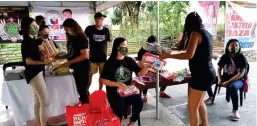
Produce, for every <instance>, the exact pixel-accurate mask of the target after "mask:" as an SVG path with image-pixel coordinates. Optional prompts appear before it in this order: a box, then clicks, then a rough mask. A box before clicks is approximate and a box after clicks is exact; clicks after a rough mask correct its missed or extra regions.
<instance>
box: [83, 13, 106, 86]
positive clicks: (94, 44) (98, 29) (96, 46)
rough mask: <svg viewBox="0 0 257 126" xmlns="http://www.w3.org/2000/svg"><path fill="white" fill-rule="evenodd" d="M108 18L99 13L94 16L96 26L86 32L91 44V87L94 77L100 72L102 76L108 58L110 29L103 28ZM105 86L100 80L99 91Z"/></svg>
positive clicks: (89, 27)
mask: <svg viewBox="0 0 257 126" xmlns="http://www.w3.org/2000/svg"><path fill="white" fill-rule="evenodd" d="M105 17H106V16H105V15H103V14H102V13H100V12H98V13H96V14H95V15H94V19H95V23H96V24H95V25H91V26H88V27H87V28H86V30H85V34H86V35H87V37H88V39H89V43H90V61H91V65H90V69H91V70H90V77H89V86H88V88H89V87H90V85H91V83H92V77H93V75H94V74H95V73H97V72H98V70H99V74H100V75H101V73H102V70H103V67H104V63H105V62H106V58H107V43H108V42H109V41H110V32H109V29H108V28H106V27H104V26H103V20H104V18H105ZM102 87H103V84H102V82H101V81H100V78H99V90H102Z"/></svg>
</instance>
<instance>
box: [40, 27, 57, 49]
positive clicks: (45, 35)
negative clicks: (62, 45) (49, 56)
mask: <svg viewBox="0 0 257 126" xmlns="http://www.w3.org/2000/svg"><path fill="white" fill-rule="evenodd" d="M49 31H50V29H49V27H48V26H47V25H41V26H40V27H39V33H38V37H39V38H40V39H41V40H42V41H52V42H53V44H54V46H55V48H58V46H57V44H56V43H55V41H53V40H51V39H49Z"/></svg>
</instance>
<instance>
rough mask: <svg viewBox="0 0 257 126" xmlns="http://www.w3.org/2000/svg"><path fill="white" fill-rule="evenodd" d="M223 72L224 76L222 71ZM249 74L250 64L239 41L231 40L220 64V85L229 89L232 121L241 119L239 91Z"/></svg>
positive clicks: (218, 73)
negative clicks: (242, 51)
mask: <svg viewBox="0 0 257 126" xmlns="http://www.w3.org/2000/svg"><path fill="white" fill-rule="evenodd" d="M222 70H223V74H221V71H222ZM248 72H249V64H248V61H247V59H246V58H245V56H244V55H243V53H241V47H240V44H239V41H238V40H237V39H230V40H229V41H228V43H227V45H226V48H225V54H223V55H222V56H221V58H220V61H219V62H218V71H217V75H218V84H219V85H221V86H223V87H226V88H227V92H226V93H227V96H228V97H231V99H232V105H233V110H232V116H231V120H233V121H237V120H239V119H240V115H239V113H238V90H239V89H241V88H242V87H243V86H244V82H243V80H242V79H243V78H244V77H245V76H246V75H247V74H248Z"/></svg>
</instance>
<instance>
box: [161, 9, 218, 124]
mask: <svg viewBox="0 0 257 126" xmlns="http://www.w3.org/2000/svg"><path fill="white" fill-rule="evenodd" d="M183 36H184V37H186V39H182V40H187V42H186V44H185V45H186V47H187V49H186V51H185V52H182V53H179V54H168V53H165V52H164V53H163V54H162V56H161V57H160V58H161V59H165V58H174V59H184V60H185V59H188V60H189V68H190V72H191V76H192V79H191V82H190V84H189V85H190V89H189V98H188V109H189V114H190V125H191V126H199V124H198V110H199V112H200V117H201V120H202V124H201V125H202V126H208V117H207V108H206V105H205V103H204V100H203V98H204V95H205V92H206V91H207V90H208V89H209V88H210V87H211V85H212V83H213V82H214V80H215V77H216V74H215V69H214V67H213V64H212V49H213V39H212V36H211V34H210V33H209V32H208V31H206V30H205V29H204V26H203V24H202V19H201V17H200V16H199V14H198V13H197V12H191V13H190V14H188V15H187V17H186V20H185V25H184V32H183Z"/></svg>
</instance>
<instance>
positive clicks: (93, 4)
mask: <svg viewBox="0 0 257 126" xmlns="http://www.w3.org/2000/svg"><path fill="white" fill-rule="evenodd" d="M121 2H122V1H0V6H29V5H31V6H43V7H90V8H91V9H92V12H99V11H104V10H106V9H108V8H111V7H113V6H115V5H118V4H120V3H121Z"/></svg>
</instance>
